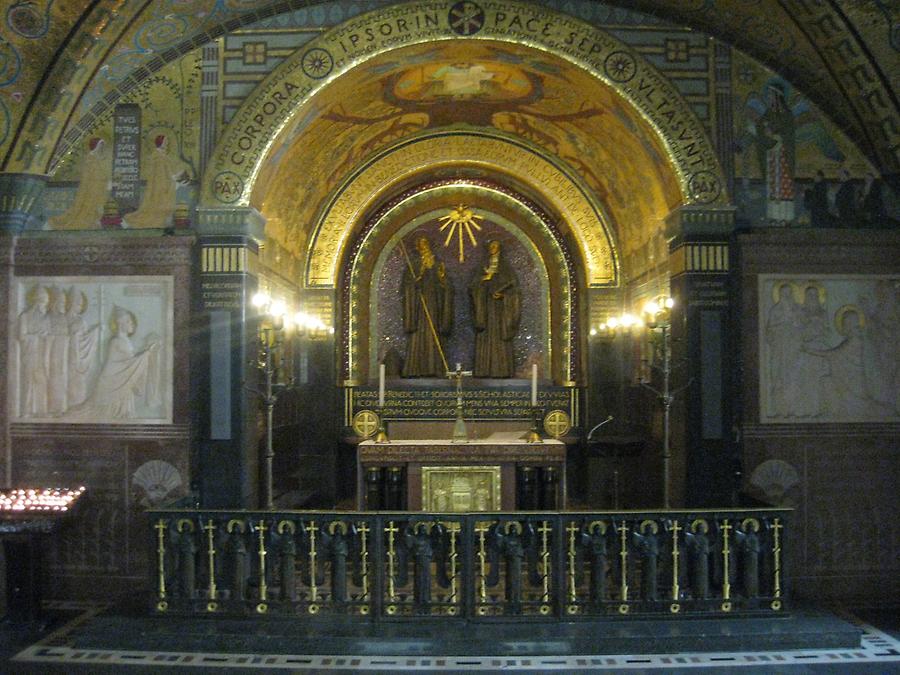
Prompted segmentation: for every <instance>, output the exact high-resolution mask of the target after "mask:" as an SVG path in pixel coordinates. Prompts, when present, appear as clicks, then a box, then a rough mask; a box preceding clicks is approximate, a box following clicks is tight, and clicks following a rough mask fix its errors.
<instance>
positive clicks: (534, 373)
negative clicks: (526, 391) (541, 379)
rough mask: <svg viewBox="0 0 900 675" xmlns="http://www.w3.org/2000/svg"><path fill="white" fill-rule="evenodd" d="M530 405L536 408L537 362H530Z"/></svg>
mask: <svg viewBox="0 0 900 675" xmlns="http://www.w3.org/2000/svg"><path fill="white" fill-rule="evenodd" d="M531 407H532V408H537V364H536V363H532V364H531Z"/></svg>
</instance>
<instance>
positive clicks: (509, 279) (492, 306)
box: [469, 241, 522, 377]
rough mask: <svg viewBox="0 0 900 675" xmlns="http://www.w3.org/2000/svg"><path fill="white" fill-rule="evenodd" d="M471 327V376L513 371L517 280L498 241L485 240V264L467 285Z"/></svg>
mask: <svg viewBox="0 0 900 675" xmlns="http://www.w3.org/2000/svg"><path fill="white" fill-rule="evenodd" d="M469 297H470V299H471V301H472V326H473V327H474V328H475V366H474V368H472V374H473V375H474V376H475V377H512V376H513V375H514V374H515V370H516V367H515V358H514V355H513V338H515V336H516V332H517V331H518V329H519V320H520V318H521V316H522V309H521V302H520V294H519V281H518V279H517V278H516V275H515V273H514V272H513V271H512V269H510V267H509V265H508V264H507V263H506V261H505V260H503V259H502V258H501V256H500V242H499V241H491V242H489V243H488V258H487V264H486V265H484V266H483V267H482V268H480V269H479V270H478V272H477V273H476V274H475V278H474V279H473V280H472V284H471V285H470V287H469Z"/></svg>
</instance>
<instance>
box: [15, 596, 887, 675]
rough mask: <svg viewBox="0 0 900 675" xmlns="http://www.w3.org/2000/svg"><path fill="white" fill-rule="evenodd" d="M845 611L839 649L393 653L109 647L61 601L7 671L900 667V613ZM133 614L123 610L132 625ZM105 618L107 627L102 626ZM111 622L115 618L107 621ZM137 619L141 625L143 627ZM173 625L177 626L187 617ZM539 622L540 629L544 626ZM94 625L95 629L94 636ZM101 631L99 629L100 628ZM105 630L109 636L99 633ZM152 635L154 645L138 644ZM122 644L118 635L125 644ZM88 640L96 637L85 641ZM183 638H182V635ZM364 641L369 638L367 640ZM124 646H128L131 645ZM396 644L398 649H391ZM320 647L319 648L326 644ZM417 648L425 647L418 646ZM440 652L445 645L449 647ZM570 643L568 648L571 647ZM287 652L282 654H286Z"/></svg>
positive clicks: (245, 646)
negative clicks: (852, 635) (851, 640)
mask: <svg viewBox="0 0 900 675" xmlns="http://www.w3.org/2000/svg"><path fill="white" fill-rule="evenodd" d="M833 613H834V614H835V616H837V617H838V618H840V619H841V620H843V621H845V622H847V623H849V624H852V625H853V626H855V627H857V628H859V629H860V630H861V631H862V638H861V642H860V645H859V647H855V648H836V649H800V650H785V651H750V650H744V651H736V652H711V651H703V652H685V653H678V654H657V653H652V651H653V646H652V644H651V645H650V646H649V647H648V648H647V649H646V650H645V651H649V652H650V653H642V654H605V653H594V654H585V655H579V654H572V653H567V654H565V655H560V656H553V655H548V654H547V653H546V651H545V653H543V654H536V655H529V654H528V653H527V652H528V648H527V643H523V648H522V650H521V651H519V653H517V654H516V655H515V656H505V655H504V656H496V655H485V656H478V655H469V654H466V655H460V653H461V652H460V650H458V649H457V650H455V651H454V650H448V651H449V652H454V653H455V654H456V655H453V654H452V653H448V654H446V655H442V654H440V653H429V654H428V655H422V654H416V655H403V654H399V655H391V654H390V653H387V652H386V651H385V649H377V648H375V649H368V648H367V649H365V650H363V649H360V650H359V651H361V652H362V651H365V652H367V653H358V654H334V653H332V654H328V653H324V652H327V651H328V650H327V649H324V648H323V649H320V650H316V649H315V648H310V647H311V646H314V645H315V640H316V639H319V640H322V641H327V640H328V638H327V637H326V636H325V635H320V636H315V635H310V634H306V635H300V636H298V639H297V644H298V645H302V646H303V647H305V648H304V649H301V650H298V651H299V653H286V652H289V651H290V650H289V649H284V643H283V642H282V643H280V644H281V646H280V647H279V648H278V649H277V650H276V649H272V650H269V651H272V652H273V653H265V652H266V650H265V649H263V650H261V651H259V652H257V651H254V649H253V647H254V646H255V645H262V646H267V645H268V646H271V644H272V643H271V642H267V640H266V639H262V636H261V635H257V636H256V638H258V639H255V638H254V635H252V634H247V635H243V636H240V638H234V637H231V638H228V640H227V641H226V643H225V644H223V642H222V640H218V641H217V640H213V639H211V640H210V641H209V642H208V644H209V645H211V646H212V647H211V648H210V649H208V650H207V649H203V648H202V643H201V644H199V645H198V644H194V643H184V642H183V643H182V646H183V644H193V647H192V648H191V649H189V650H184V649H181V650H173V651H167V650H165V649H159V648H158V647H159V644H158V642H154V640H153V639H152V631H150V630H147V631H145V632H144V633H142V632H141V631H142V630H143V629H142V628H141V623H140V618H139V617H138V618H137V619H134V618H133V617H132V619H130V620H131V621H135V620H136V621H137V623H134V624H133V625H132V627H131V628H128V629H126V631H127V632H129V634H130V635H131V637H130V638H129V639H126V640H122V639H117V638H115V637H112V636H111V637H110V638H109V646H108V647H106V646H103V644H104V638H103V631H104V630H109V631H110V633H112V632H115V631H114V630H110V629H109V626H111V625H113V624H109V623H107V624H103V623H102V621H100V619H101V618H103V617H104V616H105V617H106V620H107V621H115V616H114V615H113V616H112V618H110V609H109V608H105V607H77V606H69V607H57V608H51V610H50V611H49V612H48V616H52V617H55V618H54V619H52V620H51V622H50V623H49V625H47V626H31V627H22V626H19V627H16V626H12V625H9V624H7V625H4V626H2V627H0V658H2V659H3V661H2V662H0V672H4V673H5V672H9V673H34V674H41V675H43V674H44V673H122V672H124V673H157V672H171V671H172V670H173V669H182V670H184V669H187V672H190V673H206V672H209V673H261V672H272V673H329V674H336V673H350V672H366V673H406V672H410V673H412V672H434V673H456V672H501V671H502V672H517V673H590V672H598V673H600V672H611V673H613V672H622V673H629V674H630V673H644V672H646V673H681V672H685V673H687V672H696V671H697V670H698V669H700V670H709V671H714V672H720V673H728V672H734V673H741V674H745V673H746V674H747V675H749V674H751V673H791V674H794V673H797V674H800V673H852V674H854V675H855V674H856V673H878V674H888V673H900V617H898V615H896V614H894V613H892V612H889V611H884V610H883V611H875V610H868V611H866V610H859V609H857V610H842V609H837V610H834V612H833ZM124 623H125V621H124V619H123V625H124ZM98 626H99V628H98ZM104 626H106V627H104ZM135 626H136V628H135ZM172 630H173V631H175V632H177V631H178V630H179V629H178V626H177V624H175V625H173V627H172ZM535 630H536V631H539V629H537V628H535ZM92 631H93V635H91V633H92ZM98 631H99V633H98ZM98 634H99V637H98ZM142 642H144V643H146V645H147V646H146V647H145V648H139V649H135V648H134V646H135V645H140V644H141V643H142ZM116 643H118V644H116ZM85 644H88V645H90V646H85ZM173 644H174V643H173ZM361 644H362V643H361ZM123 645H124V646H123ZM386 649H387V651H389V648H386ZM317 651H318V653H317ZM410 651H415V648H414V647H413V648H411V650H410ZM433 651H440V650H439V649H436V650H433ZM561 651H564V650H561ZM276 652H277V653H276Z"/></svg>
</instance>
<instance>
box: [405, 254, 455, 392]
mask: <svg viewBox="0 0 900 675" xmlns="http://www.w3.org/2000/svg"><path fill="white" fill-rule="evenodd" d="M416 252H417V253H418V257H419V259H418V261H417V262H416V261H412V260H411V261H410V262H411V266H412V269H410V266H409V265H407V267H406V268H405V269H404V272H403V279H402V280H401V282H400V294H401V296H402V300H403V330H404V332H405V333H406V336H407V340H406V360H405V361H404V363H403V377H443V376H444V374H445V371H446V366H445V364H444V360H443V359H442V358H441V349H440V347H439V346H438V340H439V339H440V336H446V335H449V334H450V330H451V329H452V328H453V286H452V285H451V284H450V281H449V280H448V279H447V273H446V269H445V267H444V263H442V262H440V261H439V260H437V258H436V257H435V255H434V253H432V252H431V245H430V244H429V243H428V239H426V238H425V237H419V238H418V239H417V240H416ZM426 308H427V309H426Z"/></svg>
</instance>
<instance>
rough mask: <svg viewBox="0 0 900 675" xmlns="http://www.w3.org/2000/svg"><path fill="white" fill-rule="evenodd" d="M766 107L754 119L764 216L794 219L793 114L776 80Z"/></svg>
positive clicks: (782, 219)
mask: <svg viewBox="0 0 900 675" xmlns="http://www.w3.org/2000/svg"><path fill="white" fill-rule="evenodd" d="M767 95H768V104H769V106H768V108H767V109H766V111H765V113H763V115H762V117H761V118H760V119H759V120H757V128H756V135H757V139H758V140H759V146H758V149H759V152H760V155H761V156H760V164H761V165H762V167H763V169H764V174H765V177H766V216H767V217H768V218H769V220H773V221H777V222H789V221H791V220H793V219H794V196H795V185H794V164H795V139H794V113H793V111H792V110H791V109H790V108H789V107H788V104H787V99H786V97H785V93H784V90H783V89H782V88H781V87H779V86H778V83H772V84H770V85H769V87H768V89H767Z"/></svg>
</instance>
